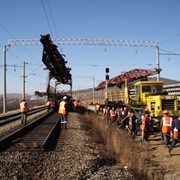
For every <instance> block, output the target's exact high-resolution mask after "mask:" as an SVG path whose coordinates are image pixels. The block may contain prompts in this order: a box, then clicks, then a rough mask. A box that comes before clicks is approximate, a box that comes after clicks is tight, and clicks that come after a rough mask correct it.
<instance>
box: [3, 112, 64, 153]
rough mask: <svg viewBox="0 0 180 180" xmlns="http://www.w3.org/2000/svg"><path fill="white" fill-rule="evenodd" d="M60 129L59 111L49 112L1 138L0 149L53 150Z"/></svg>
mask: <svg viewBox="0 0 180 180" xmlns="http://www.w3.org/2000/svg"><path fill="white" fill-rule="evenodd" d="M60 129H61V122H60V120H59V115H58V113H54V112H51V113H48V114H46V115H44V116H41V117H40V118H38V119H36V120H34V121H33V122H31V123H29V124H27V125H25V126H23V127H21V128H20V129H18V130H16V131H15V132H12V133H11V134H9V135H7V136H5V137H3V138H1V139H0V151H40V150H41V151H42V150H52V149H53V148H55V144H56V140H57V138H58V136H59V133H60Z"/></svg>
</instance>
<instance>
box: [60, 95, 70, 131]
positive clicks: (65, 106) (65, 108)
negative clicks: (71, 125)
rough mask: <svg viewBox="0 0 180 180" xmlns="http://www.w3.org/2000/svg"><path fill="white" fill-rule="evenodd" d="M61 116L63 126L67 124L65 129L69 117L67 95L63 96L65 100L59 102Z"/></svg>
mask: <svg viewBox="0 0 180 180" xmlns="http://www.w3.org/2000/svg"><path fill="white" fill-rule="evenodd" d="M58 113H59V114H60V118H61V126H63V125H65V129H67V117H68V98H67V96H64V97H63V100H62V101H61V102H60V104H59V111H58Z"/></svg>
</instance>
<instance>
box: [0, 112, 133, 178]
mask: <svg viewBox="0 0 180 180" xmlns="http://www.w3.org/2000/svg"><path fill="white" fill-rule="evenodd" d="M83 118H84V120H83ZM85 119H86V115H79V114H77V113H70V115H69V117H68V128H67V129H64V128H62V131H61V134H60V137H59V141H58V143H57V146H56V149H55V151H49V152H0V177H1V179H2V180H6V179H7V180H9V179H11V180H16V179H23V180H30V179H33V180H35V179H38V180H39V179H42V180H53V179H54V180H70V179H75V180H76V179H77V180H85V179H94V180H95V179H96V180H106V179H107V180H109V179H116V180H117V179H121V180H123V179H124V180H127V179H129V180H131V179H136V178H135V177H133V175H132V174H130V173H129V172H128V170H127V169H126V167H119V166H118V165H117V164H116V162H115V160H113V159H111V158H110V157H106V155H105V149H104V146H103V143H102V144H101V143H97V139H96V138H98V137H95V138H94V137H92V135H91V134H90V133H89V132H88V131H89V129H90V127H89V129H88V126H86V128H83V127H84V126H83V125H82V124H83V123H86V120H85ZM92 134H93V136H95V134H96V133H92ZM95 139H96V140H95Z"/></svg>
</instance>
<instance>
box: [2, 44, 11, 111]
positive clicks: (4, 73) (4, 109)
mask: <svg viewBox="0 0 180 180" xmlns="http://www.w3.org/2000/svg"><path fill="white" fill-rule="evenodd" d="M9 47H10V45H9V44H8V45H4V48H3V56H4V57H3V59H4V65H3V66H4V69H3V87H4V88H3V113H6V70H7V69H6V67H7V64H6V51H7V50H8V48H9Z"/></svg>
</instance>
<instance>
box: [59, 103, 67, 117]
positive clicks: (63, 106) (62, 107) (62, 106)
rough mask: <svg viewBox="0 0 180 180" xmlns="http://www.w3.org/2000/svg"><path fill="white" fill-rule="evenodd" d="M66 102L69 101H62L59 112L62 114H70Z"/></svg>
mask: <svg viewBox="0 0 180 180" xmlns="http://www.w3.org/2000/svg"><path fill="white" fill-rule="evenodd" d="M66 104H67V103H66V102H65V101H61V102H60V105H59V111H58V113H59V114H62V115H67V114H68V112H67V111H66V108H65V105H66Z"/></svg>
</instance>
